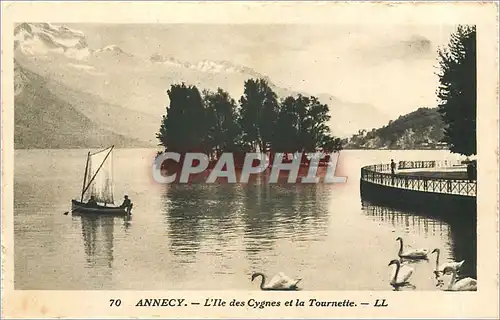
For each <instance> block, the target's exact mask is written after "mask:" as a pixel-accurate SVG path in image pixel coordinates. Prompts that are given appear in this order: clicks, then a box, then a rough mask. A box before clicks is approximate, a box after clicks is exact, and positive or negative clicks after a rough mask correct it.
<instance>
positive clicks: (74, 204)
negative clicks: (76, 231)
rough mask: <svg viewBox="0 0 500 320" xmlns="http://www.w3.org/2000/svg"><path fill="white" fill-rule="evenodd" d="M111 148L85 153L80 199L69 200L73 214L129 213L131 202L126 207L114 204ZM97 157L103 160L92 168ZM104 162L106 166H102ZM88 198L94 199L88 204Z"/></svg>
mask: <svg viewBox="0 0 500 320" xmlns="http://www.w3.org/2000/svg"><path fill="white" fill-rule="evenodd" d="M113 148H114V146H111V147H108V148H106V149H103V150H100V151H97V152H95V153H91V152H89V153H88V154H87V162H86V164H85V174H84V176H83V186H82V193H81V197H80V200H75V199H73V200H71V212H72V213H73V214H94V215H117V216H130V215H131V210H132V204H131V205H130V207H128V208H124V207H121V206H116V205H115V204H114V195H113V187H114V184H113V165H112V157H110V155H111V152H112V151H113ZM106 151H107V152H106ZM99 157H103V160H101V161H99V162H98V166H97V168H94V167H93V162H94V161H95V160H94V159H95V158H99ZM105 164H107V165H108V166H107V167H106V166H104V165H105ZM84 199H86V200H87V202H85V201H84ZM89 199H93V200H95V203H93V204H89V203H88V200H89Z"/></svg>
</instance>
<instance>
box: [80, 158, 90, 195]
mask: <svg viewBox="0 0 500 320" xmlns="http://www.w3.org/2000/svg"><path fill="white" fill-rule="evenodd" d="M89 159H90V151H89V153H88V154H87V163H86V164H85V174H84V175H83V185H82V196H81V198H80V202H82V201H83V194H84V193H85V182H87V171H88V170H89Z"/></svg>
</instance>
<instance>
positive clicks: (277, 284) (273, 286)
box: [252, 272, 302, 290]
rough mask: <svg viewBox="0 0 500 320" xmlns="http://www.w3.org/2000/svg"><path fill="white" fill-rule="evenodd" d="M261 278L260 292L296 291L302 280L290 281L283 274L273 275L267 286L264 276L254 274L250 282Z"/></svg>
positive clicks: (258, 273) (257, 273)
mask: <svg viewBox="0 0 500 320" xmlns="http://www.w3.org/2000/svg"><path fill="white" fill-rule="evenodd" d="M259 276H260V277H262V281H261V283H260V289H261V290H298V289H299V288H298V287H297V284H298V283H299V282H300V281H301V280H302V279H290V278H289V277H287V276H286V275H285V274H284V273H283V272H280V273H278V274H277V275H275V276H274V277H273V278H272V279H271V280H270V281H269V282H268V283H267V284H265V282H266V276H265V275H264V274H263V273H261V272H256V273H254V274H253V275H252V281H254V280H255V278H257V277H259Z"/></svg>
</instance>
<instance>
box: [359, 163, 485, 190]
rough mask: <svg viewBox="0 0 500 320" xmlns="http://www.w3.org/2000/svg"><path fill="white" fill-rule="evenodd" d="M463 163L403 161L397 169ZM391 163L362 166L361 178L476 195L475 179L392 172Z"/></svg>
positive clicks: (408, 187)
mask: <svg viewBox="0 0 500 320" xmlns="http://www.w3.org/2000/svg"><path fill="white" fill-rule="evenodd" d="M458 165H461V163H460V161H401V162H399V163H398V166H397V169H398V170H404V169H420V168H422V169H424V168H425V169H431V168H450V167H453V166H458ZM390 171H391V165H390V164H376V165H370V166H366V167H363V168H361V180H363V181H366V182H370V183H373V184H378V185H383V186H388V187H393V188H400V189H408V190H415V191H422V192H433V193H444V194H454V195H463V196H470V197H475V196H476V192H477V183H476V181H475V180H467V179H457V178H446V177H426V176H419V175H411V174H409V173H405V174H398V173H395V174H392V173H391V172H390Z"/></svg>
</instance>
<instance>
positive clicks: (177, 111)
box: [157, 79, 342, 158]
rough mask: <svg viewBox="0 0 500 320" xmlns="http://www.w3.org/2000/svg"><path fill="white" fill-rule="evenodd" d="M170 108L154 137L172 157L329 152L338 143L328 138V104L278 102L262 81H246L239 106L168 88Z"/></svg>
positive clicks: (302, 99) (216, 96)
mask: <svg viewBox="0 0 500 320" xmlns="http://www.w3.org/2000/svg"><path fill="white" fill-rule="evenodd" d="M167 93H168V96H169V98H170V105H169V106H168V107H167V110H166V111H167V113H166V115H164V116H163V120H162V122H161V126H160V130H159V132H158V133H157V138H158V140H159V142H160V145H163V146H164V147H165V149H166V150H167V151H172V152H180V153H185V152H193V151H197V152H204V153H206V154H208V155H211V156H213V157H215V158H217V157H218V156H220V155H221V154H222V153H223V152H256V151H261V152H267V151H272V152H285V153H292V152H315V151H318V150H322V151H326V152H334V151H338V150H341V149H342V140H341V139H339V138H335V137H333V136H332V135H331V133H330V128H329V127H328V125H327V122H328V121H329V120H330V115H329V108H328V105H326V104H322V103H321V102H320V101H319V100H318V99H317V98H316V97H307V96H303V95H298V96H297V97H292V96H289V97H285V98H284V99H282V100H281V101H278V97H277V95H276V93H275V92H274V91H273V90H272V88H271V87H270V86H269V84H268V83H267V82H266V81H265V80H263V79H249V80H247V81H246V82H245V83H244V93H243V95H242V97H241V98H240V101H239V102H240V104H239V106H238V105H237V104H236V102H235V100H234V99H232V98H231V97H230V95H229V94H228V93H227V92H226V91H224V90H222V89H220V88H219V89H218V90H217V91H216V92H211V91H206V90H205V91H203V94H200V92H199V91H198V89H197V88H196V87H194V86H186V85H185V84H181V85H172V86H171V88H170V90H168V91H167Z"/></svg>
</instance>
